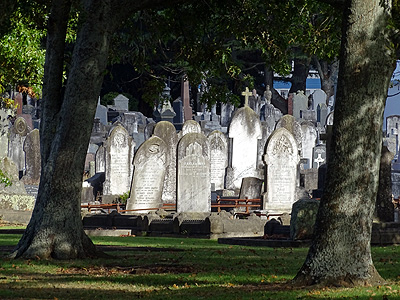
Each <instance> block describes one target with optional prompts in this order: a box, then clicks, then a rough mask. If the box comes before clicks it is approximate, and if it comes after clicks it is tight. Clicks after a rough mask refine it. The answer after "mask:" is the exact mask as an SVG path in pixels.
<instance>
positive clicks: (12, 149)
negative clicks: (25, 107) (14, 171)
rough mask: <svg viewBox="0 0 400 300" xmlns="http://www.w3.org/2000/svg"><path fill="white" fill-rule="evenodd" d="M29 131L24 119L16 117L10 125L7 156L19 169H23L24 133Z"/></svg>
mask: <svg viewBox="0 0 400 300" xmlns="http://www.w3.org/2000/svg"><path fill="white" fill-rule="evenodd" d="M30 131H31V128H30V127H29V126H28V124H27V122H26V120H25V119H24V118H23V117H18V118H17V119H16V120H15V121H14V126H12V127H11V130H10V135H9V140H8V156H9V157H11V159H12V160H13V161H14V162H15V164H16V165H17V168H18V170H19V171H22V170H24V169H25V152H24V142H25V138H26V135H27V134H28V133H29V132H30Z"/></svg>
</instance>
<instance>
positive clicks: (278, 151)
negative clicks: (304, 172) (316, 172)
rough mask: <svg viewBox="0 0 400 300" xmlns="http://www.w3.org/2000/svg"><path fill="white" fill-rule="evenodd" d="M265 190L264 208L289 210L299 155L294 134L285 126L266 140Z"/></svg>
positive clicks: (295, 183)
mask: <svg viewBox="0 0 400 300" xmlns="http://www.w3.org/2000/svg"><path fill="white" fill-rule="evenodd" d="M264 162H265V164H266V168H267V171H266V174H267V175H266V178H265V182H266V192H265V193H264V195H263V206H264V209H265V210H267V211H269V212H271V211H273V212H281V213H282V212H290V211H291V209H292V204H293V203H294V202H295V201H296V185H297V178H298V177H297V176H298V175H297V170H298V163H299V155H298V150H297V142H296V140H295V139H294V136H293V135H292V134H291V133H290V132H289V131H288V130H287V129H285V128H279V129H277V130H275V131H274V132H273V133H272V134H271V136H270V137H269V139H268V141H267V146H266V150H265V155H264Z"/></svg>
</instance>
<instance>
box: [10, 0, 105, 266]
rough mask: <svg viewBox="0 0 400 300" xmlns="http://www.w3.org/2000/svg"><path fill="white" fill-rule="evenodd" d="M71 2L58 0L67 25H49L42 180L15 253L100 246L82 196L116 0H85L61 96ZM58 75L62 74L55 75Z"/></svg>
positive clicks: (52, 253)
mask: <svg viewBox="0 0 400 300" xmlns="http://www.w3.org/2000/svg"><path fill="white" fill-rule="evenodd" d="M67 2H68V1H59V3H57V2H53V11H52V12H53V13H54V15H53V17H54V18H61V20H62V24H61V21H60V23H58V25H59V26H54V27H52V23H51V22H50V27H49V29H50V31H49V44H48V45H50V47H48V48H47V49H48V53H47V58H46V59H47V63H46V73H45V74H46V78H45V86H44V88H45V89H44V90H45V93H44V94H45V97H44V100H43V102H44V103H43V104H44V111H43V120H42V122H43V124H42V127H41V135H42V140H41V141H42V151H41V152H42V175H41V182H40V186H39V192H38V197H37V200H36V205H35V208H34V211H33V215H32V218H31V220H30V222H29V224H28V227H27V229H26V231H25V233H24V235H23V237H22V238H21V240H20V242H19V243H18V246H17V249H16V250H15V251H14V253H13V254H12V256H14V257H24V258H38V257H39V258H51V257H52V258H57V259H67V258H68V259H70V258H77V257H81V258H82V257H88V256H94V255H95V247H94V245H93V243H92V242H91V240H90V239H89V238H88V237H87V236H86V234H85V233H84V231H83V227H82V220H81V214H80V198H81V186H82V173H83V166H84V162H85V156H86V152H87V147H88V144H89V139H90V133H91V129H92V125H93V119H94V113H95V110H96V103H97V97H98V95H99V94H100V88H101V83H102V80H103V72H104V70H105V67H106V63H107V54H108V46H109V45H108V44H109V43H108V40H109V39H108V37H109V33H110V29H111V28H110V27H111V25H110V22H109V20H108V17H109V16H110V15H111V11H110V10H111V5H110V2H111V1H110V0H104V1H94V0H93V1H86V2H85V3H84V11H83V18H84V24H83V25H82V28H81V30H80V31H79V33H78V37H77V41H76V45H75V48H74V53H73V61H72V67H71V71H70V74H69V76H68V83H67V85H66V89H65V94H64V96H61V94H60V88H61V85H60V84H59V83H60V82H61V80H59V76H60V74H59V73H60V71H61V72H62V61H61V70H60V66H59V63H60V61H59V59H60V55H61V54H60V53H63V52H61V51H63V49H62V50H61V48H62V47H63V46H62V45H63V44H62V42H61V41H63V40H64V37H65V35H64V36H63V33H64V32H65V31H63V28H62V27H63V26H65V24H64V22H65V18H66V19H67V20H68V13H65V11H64V15H63V14H62V10H63V9H68V5H69V4H68V3H67ZM61 5H63V6H61ZM65 15H66V17H65ZM53 20H54V19H53ZM57 20H60V19H57ZM53 25H54V24H53ZM64 28H65V27H64ZM53 42H54V43H53ZM61 44H62V45H61ZM53 46H55V47H56V49H52V47H53ZM61 74H62V73H61ZM53 75H55V76H57V78H49V77H50V76H53Z"/></svg>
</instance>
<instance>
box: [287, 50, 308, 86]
mask: <svg viewBox="0 0 400 300" xmlns="http://www.w3.org/2000/svg"><path fill="white" fill-rule="evenodd" d="M310 62H311V58H308V57H307V58H295V59H294V68H293V74H292V78H291V80H290V82H291V83H292V85H291V87H290V90H289V93H297V92H298V91H303V92H304V93H305V92H306V81H307V77H308V73H309V71H310Z"/></svg>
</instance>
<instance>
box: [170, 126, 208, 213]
mask: <svg viewBox="0 0 400 300" xmlns="http://www.w3.org/2000/svg"><path fill="white" fill-rule="evenodd" d="M177 157H178V169H177V175H178V176H177V178H178V182H177V199H176V200H177V212H178V213H181V212H210V211H211V181H210V149H209V146H208V141H207V138H206V137H205V136H204V134H202V133H188V134H186V135H184V136H183V137H182V139H181V140H180V141H179V144H178V153H177Z"/></svg>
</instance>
